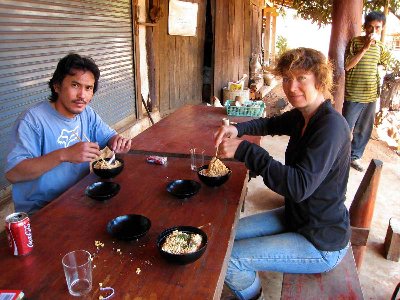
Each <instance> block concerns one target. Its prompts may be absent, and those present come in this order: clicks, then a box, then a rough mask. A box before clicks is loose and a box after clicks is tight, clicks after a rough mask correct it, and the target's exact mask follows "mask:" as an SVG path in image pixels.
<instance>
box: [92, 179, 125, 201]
mask: <svg viewBox="0 0 400 300" xmlns="http://www.w3.org/2000/svg"><path fill="white" fill-rule="evenodd" d="M120 188H121V187H120V185H119V184H118V183H115V182H109V181H99V182H95V183H93V184H91V185H89V186H88V187H87V188H86V190H85V194H86V195H87V196H88V197H90V198H92V199H95V200H101V201H103V200H107V199H110V198H112V197H114V196H115V195H116V194H118V192H119V190H120Z"/></svg>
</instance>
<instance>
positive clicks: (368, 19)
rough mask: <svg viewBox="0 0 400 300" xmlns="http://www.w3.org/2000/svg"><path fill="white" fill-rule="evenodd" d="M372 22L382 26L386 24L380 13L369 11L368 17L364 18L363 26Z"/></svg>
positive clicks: (383, 16) (384, 17)
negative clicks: (378, 22)
mask: <svg viewBox="0 0 400 300" xmlns="http://www.w3.org/2000/svg"><path fill="white" fill-rule="evenodd" d="M372 21H380V22H382V25H383V26H385V24H386V16H385V14H384V13H383V12H381V11H371V12H370V13H369V14H368V15H366V16H365V22H364V26H366V25H367V24H369V23H371V22H372Z"/></svg>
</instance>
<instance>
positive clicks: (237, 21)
mask: <svg viewBox="0 0 400 300" xmlns="http://www.w3.org/2000/svg"><path fill="white" fill-rule="evenodd" d="M247 5H248V1H246V0H217V1H216V4H215V15H213V18H215V28H214V29H215V34H214V36H215V40H214V41H215V46H214V49H215V56H214V95H216V96H219V97H221V99H222V96H221V93H222V88H223V87H225V86H227V84H228V82H229V81H236V80H238V79H240V77H241V76H242V75H243V73H244V72H243V71H244V66H243V61H244V42H243V41H244V28H245V26H244V24H245V18H244V16H245V9H246V6H247Z"/></svg>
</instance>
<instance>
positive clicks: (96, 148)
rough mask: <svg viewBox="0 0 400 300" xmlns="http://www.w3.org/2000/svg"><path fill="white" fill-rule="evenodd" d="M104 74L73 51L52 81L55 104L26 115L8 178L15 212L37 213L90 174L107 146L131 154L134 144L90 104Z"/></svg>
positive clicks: (45, 104) (15, 137) (17, 131)
mask: <svg viewBox="0 0 400 300" xmlns="http://www.w3.org/2000/svg"><path fill="white" fill-rule="evenodd" d="M99 77H100V70H99V68H98V67H97V65H96V63H95V62H94V61H93V60H92V59H91V58H89V57H83V56H80V55H78V54H75V53H70V54H68V55H67V56H65V57H64V58H62V59H61V60H60V61H59V63H58V65H57V68H56V71H55V72H54V74H53V77H52V78H51V79H50V81H49V87H50V89H51V95H50V101H43V102H41V103H39V104H37V105H34V106H33V107H31V108H29V109H28V110H27V111H26V112H24V113H22V114H21V115H20V116H19V117H18V119H17V121H16V123H15V125H14V128H13V132H12V140H11V143H10V148H11V149H10V153H9V154H8V156H7V164H6V169H5V172H6V174H5V175H6V178H7V179H8V181H10V182H11V183H12V184H13V188H12V195H13V201H14V206H15V210H16V211H18V212H20V211H23V212H28V213H33V212H35V211H36V210H38V209H40V208H42V207H43V206H45V205H46V204H47V203H49V202H50V201H52V200H53V199H54V198H56V197H58V196H59V195H60V194H61V193H63V192H64V191H65V190H67V189H68V188H69V187H71V186H72V185H73V184H75V183H76V182H77V181H79V180H80V179H81V178H82V177H84V176H85V175H87V174H88V172H89V163H90V161H93V160H94V159H96V158H97V157H98V155H100V149H102V148H103V147H105V146H107V145H108V147H109V148H111V149H112V150H114V151H115V152H117V153H126V152H128V151H129V149H130V147H131V140H130V139H126V138H124V137H122V136H121V135H119V134H117V133H116V131H115V130H113V129H112V128H110V127H109V126H108V125H107V124H106V123H104V122H103V121H102V119H101V118H100V116H99V115H98V114H96V113H95V112H94V110H93V109H92V108H91V107H90V106H88V104H89V103H90V101H91V100H92V98H93V95H94V93H95V92H96V90H97V87H98V82H99Z"/></svg>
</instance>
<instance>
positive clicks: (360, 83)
mask: <svg viewBox="0 0 400 300" xmlns="http://www.w3.org/2000/svg"><path fill="white" fill-rule="evenodd" d="M385 23H386V17H385V15H384V14H383V13H382V12H379V11H372V12H370V13H369V14H368V15H367V16H366V17H365V22H364V30H365V35H364V36H357V37H354V38H353V39H351V40H350V42H349V44H348V45H347V48H346V52H345V67H344V69H345V71H346V83H345V95H344V103H343V111H342V114H343V116H344V117H345V119H346V120H347V123H348V124H349V127H350V130H351V132H352V142H351V164H350V165H351V167H353V168H354V169H356V170H357V171H360V172H363V171H364V168H363V166H362V164H361V157H362V155H363V153H364V150H365V147H366V145H367V143H368V140H369V138H370V137H371V133H372V128H373V125H374V119H375V108H376V100H377V98H378V97H379V86H380V78H379V73H378V65H383V66H386V65H387V63H388V61H389V58H390V53H389V52H388V50H387V49H386V48H385V46H384V45H383V43H382V42H381V41H380V35H381V33H382V29H383V27H384V26H385Z"/></svg>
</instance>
